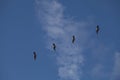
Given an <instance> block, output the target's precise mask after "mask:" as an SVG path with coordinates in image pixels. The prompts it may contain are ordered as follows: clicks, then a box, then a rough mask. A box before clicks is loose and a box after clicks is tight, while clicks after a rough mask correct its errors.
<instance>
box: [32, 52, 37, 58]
mask: <svg viewBox="0 0 120 80" xmlns="http://www.w3.org/2000/svg"><path fill="white" fill-rule="evenodd" d="M33 57H34V60H36V57H37V54H36V52H35V51H34V52H33Z"/></svg>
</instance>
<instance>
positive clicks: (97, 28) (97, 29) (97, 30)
mask: <svg viewBox="0 0 120 80" xmlns="http://www.w3.org/2000/svg"><path fill="white" fill-rule="evenodd" d="M99 30H100V28H99V25H97V26H96V34H97V35H98V32H99Z"/></svg>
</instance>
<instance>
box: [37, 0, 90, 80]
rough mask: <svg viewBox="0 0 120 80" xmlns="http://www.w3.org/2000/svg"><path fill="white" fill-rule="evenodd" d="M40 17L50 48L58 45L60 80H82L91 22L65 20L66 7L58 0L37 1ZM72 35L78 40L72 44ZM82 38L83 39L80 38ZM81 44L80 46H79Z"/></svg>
mask: <svg viewBox="0 0 120 80" xmlns="http://www.w3.org/2000/svg"><path fill="white" fill-rule="evenodd" d="M36 8H37V13H38V17H39V19H40V22H41V24H42V25H43V29H44V30H45V31H46V33H47V34H46V36H48V39H47V40H48V42H49V44H48V46H49V45H51V44H52V43H53V41H54V42H55V43H56V45H57V52H58V53H57V55H58V56H57V64H58V66H59V67H58V75H59V77H60V80H80V76H81V73H82V70H81V66H82V64H83V61H84V57H83V55H82V51H83V47H84V45H83V44H81V43H85V42H86V40H87V38H88V36H89V35H90V34H88V32H87V28H88V27H89V26H90V24H91V22H84V21H83V22H76V21H74V20H72V19H69V18H65V15H64V7H63V5H62V4H60V3H59V2H58V1H57V0H36ZM72 35H75V36H76V37H77V38H76V39H77V40H76V42H75V44H72V42H71V39H72ZM80 37H81V38H80ZM77 43H80V44H77Z"/></svg>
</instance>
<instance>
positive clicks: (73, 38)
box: [72, 35, 75, 43]
mask: <svg viewBox="0 0 120 80" xmlns="http://www.w3.org/2000/svg"><path fill="white" fill-rule="evenodd" d="M74 42H75V36H74V35H73V36H72V43H74Z"/></svg>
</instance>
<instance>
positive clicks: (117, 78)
mask: <svg viewBox="0 0 120 80" xmlns="http://www.w3.org/2000/svg"><path fill="white" fill-rule="evenodd" d="M111 80H120V53H118V52H117V53H116V54H115V64H114V68H113V73H112V78H111Z"/></svg>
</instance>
